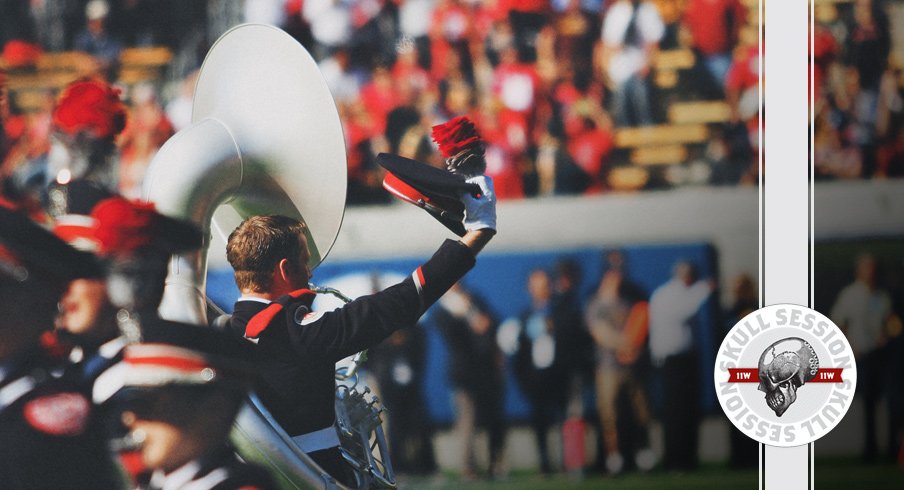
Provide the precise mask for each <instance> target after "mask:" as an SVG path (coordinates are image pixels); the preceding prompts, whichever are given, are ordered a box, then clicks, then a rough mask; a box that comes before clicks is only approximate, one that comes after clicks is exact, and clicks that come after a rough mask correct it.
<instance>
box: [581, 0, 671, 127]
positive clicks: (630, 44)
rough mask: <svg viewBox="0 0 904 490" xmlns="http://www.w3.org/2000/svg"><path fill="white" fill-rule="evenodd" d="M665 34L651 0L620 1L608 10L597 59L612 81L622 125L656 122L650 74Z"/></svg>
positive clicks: (616, 112)
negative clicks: (654, 119) (654, 120)
mask: <svg viewBox="0 0 904 490" xmlns="http://www.w3.org/2000/svg"><path fill="white" fill-rule="evenodd" d="M664 35H665V24H664V23H663V21H662V17H661V16H660V15H659V11H658V10H656V6H655V5H654V4H653V3H652V2H650V1H648V0H617V1H616V2H615V3H614V4H612V6H611V7H609V10H608V11H607V12H606V16H605V19H604V21H603V31H602V39H601V43H600V47H599V50H598V55H597V59H598V63H599V65H598V66H599V69H601V70H602V72H603V73H605V75H606V76H607V77H608V79H609V81H610V82H611V88H612V113H613V114H614V116H615V122H616V124H618V125H619V126H646V125H650V124H653V108H652V104H653V103H654V101H653V99H652V95H651V86H650V80H651V78H650V74H651V73H652V69H653V67H652V63H653V58H654V56H655V54H656V51H657V50H658V49H659V42H660V41H661V40H662V38H663V36H664Z"/></svg>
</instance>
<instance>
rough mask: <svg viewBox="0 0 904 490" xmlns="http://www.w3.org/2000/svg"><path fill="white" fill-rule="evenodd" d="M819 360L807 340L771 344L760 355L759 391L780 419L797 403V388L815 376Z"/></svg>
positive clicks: (780, 341) (794, 338) (790, 338)
mask: <svg viewBox="0 0 904 490" xmlns="http://www.w3.org/2000/svg"><path fill="white" fill-rule="evenodd" d="M818 370H819V358H818V357H817V356H816V351H815V350H814V349H813V346H812V345H810V343H809V342H807V341H806V340H803V339H800V338H797V337H789V338H786V339H782V340H779V341H778V342H774V343H773V344H772V345H770V346H769V347H767V348H766V350H765V351H764V352H763V354H762V355H760V363H759V375H760V385H759V386H758V387H757V389H759V390H760V391H762V392H764V393H766V404H767V405H769V408H771V409H772V411H774V412H775V415H776V416H779V417H781V416H782V414H783V413H785V410H788V407H790V406H791V404H792V403H794V402H795V401H796V400H797V389H798V388H800V387H801V386H803V385H804V383H806V382H807V381H810V380H811V379H813V377H815V376H816V372H817V371H818Z"/></svg>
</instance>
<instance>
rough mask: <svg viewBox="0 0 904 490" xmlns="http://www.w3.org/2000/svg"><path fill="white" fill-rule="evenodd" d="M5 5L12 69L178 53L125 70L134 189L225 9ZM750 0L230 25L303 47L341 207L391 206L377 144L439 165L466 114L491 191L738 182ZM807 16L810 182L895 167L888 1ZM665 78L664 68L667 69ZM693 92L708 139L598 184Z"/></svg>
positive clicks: (754, 84)
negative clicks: (322, 85) (321, 95)
mask: <svg viewBox="0 0 904 490" xmlns="http://www.w3.org/2000/svg"><path fill="white" fill-rule="evenodd" d="M5 3H6V4H9V6H8V8H7V6H4V19H3V20H4V23H3V26H2V31H0V42H2V43H3V46H4V49H3V59H4V60H5V63H6V65H7V67H12V68H13V69H16V67H28V66H29V63H31V64H34V63H35V60H36V59H37V58H38V57H39V56H40V53H41V52H42V51H43V50H76V51H82V52H85V53H88V54H90V55H91V56H92V57H93V59H94V62H93V64H92V65H91V68H90V69H87V71H89V72H94V73H95V74H98V75H100V76H105V77H107V78H108V79H110V80H112V81H116V80H117V79H118V72H117V68H118V65H117V62H118V59H119V56H120V53H121V51H122V50H123V49H124V48H126V47H130V46H151V45H156V46H165V47H168V48H169V49H171V50H173V51H177V52H180V53H183V54H185V56H183V57H182V58H180V60H181V61H180V62H179V63H178V66H176V64H175V63H174V64H173V66H171V71H172V73H170V74H169V77H167V78H164V77H160V79H157V80H148V81H146V82H133V81H131V80H130V81H128V82H129V83H125V84H123V88H124V89H125V91H126V95H127V96H128V100H129V102H130V111H131V112H134V113H135V115H134V117H132V118H130V120H131V121H134V124H131V127H130V128H129V129H128V130H127V131H126V133H125V134H124V135H123V136H122V137H121V138H120V140H119V141H118V144H119V145H120V146H121V148H122V149H123V152H122V156H121V158H122V161H123V165H122V167H123V168H122V171H121V180H122V187H123V192H124V193H125V194H127V195H136V194H137V193H138V189H139V188H140V183H141V177H142V176H143V173H144V168H145V167H146V166H147V164H148V162H149V161H150V160H151V158H152V157H153V155H154V152H155V151H156V149H157V148H159V146H160V145H161V144H162V143H163V142H164V141H165V140H166V139H167V137H168V136H169V135H171V134H172V132H173V131H174V130H178V129H181V128H182V127H184V126H185V125H187V124H188V123H189V122H190V119H189V118H190V107H191V105H190V101H191V94H192V89H193V85H192V84H193V80H194V79H195V76H196V73H194V72H192V70H191V68H192V67H193V66H198V65H199V63H200V56H201V55H203V53H204V52H205V51H206V46H207V43H209V42H211V41H212V39H207V40H206V41H205V39H206V38H205V32H207V29H208V27H209V24H211V23H212V22H213V20H212V19H211V17H213V16H214V13H215V12H220V11H228V9H223V8H220V9H219V10H217V9H216V8H213V7H210V8H209V9H205V5H204V2H198V1H193V2H172V1H163V2H151V1H135V2H116V1H113V2H108V1H107V0H92V1H89V2H59V4H61V5H64V7H61V6H57V7H53V8H52V6H53V5H55V4H56V3H57V2H46V5H45V7H44V8H43V10H42V9H41V8H39V7H36V6H31V5H30V4H29V2H15V1H7V2H5ZM227 3H228V2H227ZM892 3H893V2H892ZM54 8H56V9H62V10H61V11H60V12H55V11H54ZM755 8H756V6H755V3H752V2H743V1H742V0H642V1H641V0H615V1H608V2H606V1H603V0H556V1H551V2H546V1H531V2H512V1H505V0H487V1H478V0H391V1H387V0H368V1H339V2H334V1H322V0H307V1H300V0H293V1H286V0H257V1H247V2H244V5H243V7H242V9H238V8H237V7H236V8H235V9H234V10H237V11H238V10H241V11H239V12H238V13H237V14H236V16H237V19H236V20H237V21H249V22H264V23H271V24H275V25H279V26H281V27H283V28H284V29H285V30H286V31H287V32H289V33H290V34H292V35H293V36H294V37H296V38H297V39H298V40H299V41H300V42H301V43H302V44H304V45H305V46H306V47H307V48H308V49H309V50H310V51H311V52H312V54H313V55H314V57H315V59H316V60H317V61H318V63H319V66H320V68H321V71H322V73H323V76H324V77H325V79H326V81H327V83H328V85H329V87H330V89H331V91H332V93H333V96H334V98H335V100H336V103H337V107H338V109H339V113H340V117H341V119H342V123H343V126H344V130H345V139H346V143H347V149H348V166H349V177H350V182H349V203H350V204H360V203H382V202H388V200H389V197H388V195H387V194H386V193H384V192H382V191H381V190H380V182H381V180H382V169H381V168H380V167H379V166H378V165H376V164H375V162H374V157H375V155H376V154H378V153H379V152H381V151H388V152H392V153H397V154H401V155H404V156H408V157H411V158H416V159H420V160H423V161H427V162H430V163H433V164H439V162H438V159H437V157H436V155H435V151H434V150H435V148H433V147H432V146H431V143H430V140H429V138H428V137H427V133H428V131H427V129H428V128H429V127H430V126H432V125H434V124H437V123H440V122H443V121H445V120H448V119H451V118H453V117H456V116H460V115H468V116H470V117H471V118H472V119H474V120H475V121H477V123H478V126H479V127H480V129H481V132H482V133H483V134H484V138H485V139H486V140H487V142H488V143H489V144H488V148H487V162H488V165H489V168H488V172H489V174H490V175H491V176H492V177H493V178H494V179H495V181H496V183H497V190H498V193H499V197H500V198H502V199H511V198H521V197H530V196H544V195H559V194H594V193H600V192H607V191H613V190H615V191H618V190H627V189H632V190H633V189H636V188H667V187H672V186H677V185H686V184H696V185H700V184H711V185H724V184H728V185H736V184H750V183H754V182H755V181H756V177H757V165H756V158H755V155H756V154H757V150H758V144H759V143H758V142H759V130H758V128H759V125H758V124H759V118H758V115H759V111H760V103H759V98H758V87H759V85H758V84H759V80H760V77H759V49H758V38H757V29H756V25H757V22H758V19H757V17H756V10H755ZM816 11H817V15H816V24H817V27H816V31H815V33H814V37H815V41H814V43H813V45H812V51H813V56H814V65H815V66H814V67H813V71H814V75H813V76H814V86H815V94H814V96H815V101H816V107H815V114H816V118H815V124H814V132H815V152H816V169H817V177H818V178H825V179H839V178H845V179H850V178H864V177H893V176H897V175H899V174H900V173H901V172H902V170H901V168H900V167H901V155H902V154H904V149H902V148H904V143H902V139H904V124H902V122H901V121H902V117H901V112H902V109H904V103H902V99H901V94H900V87H899V85H900V83H899V80H898V78H899V75H898V71H897V70H898V67H897V62H895V60H897V59H898V58H897V56H893V50H892V44H891V31H890V29H891V27H890V23H889V10H888V8H887V6H886V2H883V1H882V0H857V1H855V2H850V3H835V2H826V3H822V4H820V5H818V6H817V8H816ZM7 12H8V13H9V15H7ZM52 14H59V15H58V17H57V18H55V19H56V20H54V21H53V22H51V20H50V16H51V15H52ZM220 14H221V15H222V12H220ZM50 24H52V25H54V26H55V29H50V28H49V27H48V25H50ZM662 52H690V53H691V55H692V58H693V62H692V63H691V64H690V65H689V66H687V67H683V68H681V69H679V70H678V71H677V72H676V71H674V70H673V69H671V68H668V69H666V68H663V69H660V67H659V65H658V64H657V59H659V58H658V57H659V55H660V53H662ZM177 71H178V72H177ZM669 77H673V78H677V80H673V81H672V82H667V81H663V79H668V78H669ZM54 95H55V94H54V91H53V89H48V92H47V102H46V104H34V107H32V108H31V109H30V111H29V112H28V113H26V114H21V115H19V117H18V118H17V122H16V123H15V124H11V125H10V128H9V129H8V130H7V131H8V132H9V133H10V135H9V136H10V137H11V138H13V139H14V140H17V141H21V143H20V144H19V145H18V146H17V149H16V151H15V152H13V153H12V154H11V155H10V157H8V161H7V162H4V165H3V171H4V172H5V173H6V174H9V173H11V172H12V171H13V170H15V169H17V168H19V167H20V166H22V165H24V164H25V163H27V162H35V161H38V162H39V161H40V160H41V158H43V157H45V156H46V152H47V148H48V147H49V144H48V137H49V136H48V132H47V130H46V128H47V124H46V115H47V111H48V110H49V109H48V107H45V105H46V106H50V105H51V101H52V100H53V97H54ZM693 101H709V102H713V101H722V102H724V103H725V104H726V106H725V107H726V109H725V110H724V111H723V112H722V113H720V114H721V115H717V116H715V117H713V118H710V119H708V122H709V124H708V131H709V137H708V138H707V140H706V141H703V142H700V141H696V142H689V143H688V144H687V145H685V146H686V149H687V151H684V152H678V153H676V154H675V155H674V156H673V157H672V158H674V159H675V161H672V162H671V163H670V164H669V165H664V166H657V167H655V168H653V167H646V168H644V169H643V170H642V172H643V173H644V175H645V177H644V178H643V179H642V180H640V181H639V182H635V183H633V184H630V183H629V184H623V183H621V182H622V180H621V179H618V178H610V175H611V172H612V170H613V169H616V168H619V167H629V166H631V165H632V162H631V154H630V150H631V149H632V148H631V147H630V146H629V145H630V144H627V145H619V144H618V140H617V133H618V131H619V130H621V129H625V128H631V127H639V126H647V125H654V124H656V125H666V128H675V127H676V125H675V124H670V118H669V109H670V107H671V105H672V104H673V103H675V102H693ZM15 102H16V99H15V97H13V111H14V112H18V111H17V109H16V104H15ZM633 165H634V167H637V166H638V165H637V164H636V163H635V164H633Z"/></svg>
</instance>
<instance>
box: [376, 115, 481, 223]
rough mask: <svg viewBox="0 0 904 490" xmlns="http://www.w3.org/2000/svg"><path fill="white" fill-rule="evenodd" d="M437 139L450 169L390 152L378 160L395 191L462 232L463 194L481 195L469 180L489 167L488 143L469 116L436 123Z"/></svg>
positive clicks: (387, 184)
mask: <svg viewBox="0 0 904 490" xmlns="http://www.w3.org/2000/svg"><path fill="white" fill-rule="evenodd" d="M432 137H433V141H435V142H436V143H437V145H438V146H439V149H440V152H441V153H442V154H443V157H445V159H446V167H447V170H442V169H439V168H436V167H432V166H430V165H427V164H425V163H422V162H418V161H417V160H412V159H410V158H405V157H402V156H398V155H392V154H389V153H380V154H379V155H377V163H379V164H380V165H381V166H382V167H383V168H385V169H386V176H385V177H384V179H383V187H384V188H385V189H386V190H387V191H389V192H390V193H391V194H392V195H394V196H396V197H398V198H399V199H402V200H403V201H406V202H409V203H411V204H414V205H415V206H418V207H420V208H423V209H424V210H426V211H427V212H428V213H430V214H431V215H432V216H433V217H434V218H436V219H437V220H438V221H439V222H440V223H442V224H443V225H445V226H446V227H447V228H449V229H450V230H452V232H453V233H455V234H457V235H458V236H463V235H464V234H465V228H464V225H463V224H462V220H463V219H464V212H465V209H464V205H463V204H462V203H461V201H460V199H459V197H460V196H461V195H462V194H465V193H468V194H471V195H472V196H474V197H479V196H480V187H479V186H477V184H472V183H468V182H467V178H468V177H472V176H475V175H480V174H482V173H483V172H484V170H485V168H486V163H485V161H484V159H483V153H484V143H483V140H482V139H481V138H480V135H479V134H478V133H477V129H476V127H475V126H474V123H473V122H472V121H471V120H470V119H468V118H467V117H465V116H461V117H457V118H455V119H452V120H451V121H449V122H447V123H445V124H439V125H437V126H433V131H432Z"/></svg>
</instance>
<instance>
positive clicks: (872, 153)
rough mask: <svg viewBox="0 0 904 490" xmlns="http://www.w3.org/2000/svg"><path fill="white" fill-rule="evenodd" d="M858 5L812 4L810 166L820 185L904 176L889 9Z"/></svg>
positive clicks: (901, 111) (872, 2)
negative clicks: (812, 148) (812, 152)
mask: <svg viewBox="0 0 904 490" xmlns="http://www.w3.org/2000/svg"><path fill="white" fill-rule="evenodd" d="M894 4H895V2H882V1H880V0H857V1H855V2H852V3H850V4H835V3H828V2H827V3H824V4H821V5H817V6H816V29H815V31H814V32H813V37H814V41H813V43H812V45H811V49H812V54H813V58H814V59H813V66H812V67H811V68H812V73H813V75H812V76H813V77H814V87H815V94H813V95H814V99H815V104H816V105H815V108H814V109H815V118H814V126H813V130H814V133H815V167H816V177H817V178H822V179H851V178H863V177H866V178H869V177H873V178H887V177H898V176H901V175H902V172H904V160H902V155H904V153H902V150H904V99H902V93H901V87H900V85H901V84H900V80H899V78H900V68H901V58H900V54H898V53H895V52H894V49H893V44H892V23H891V21H890V20H891V17H890V15H891V14H892V13H893V12H894V11H893V10H890V9H889V8H888V6H889V5H894Z"/></svg>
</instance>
